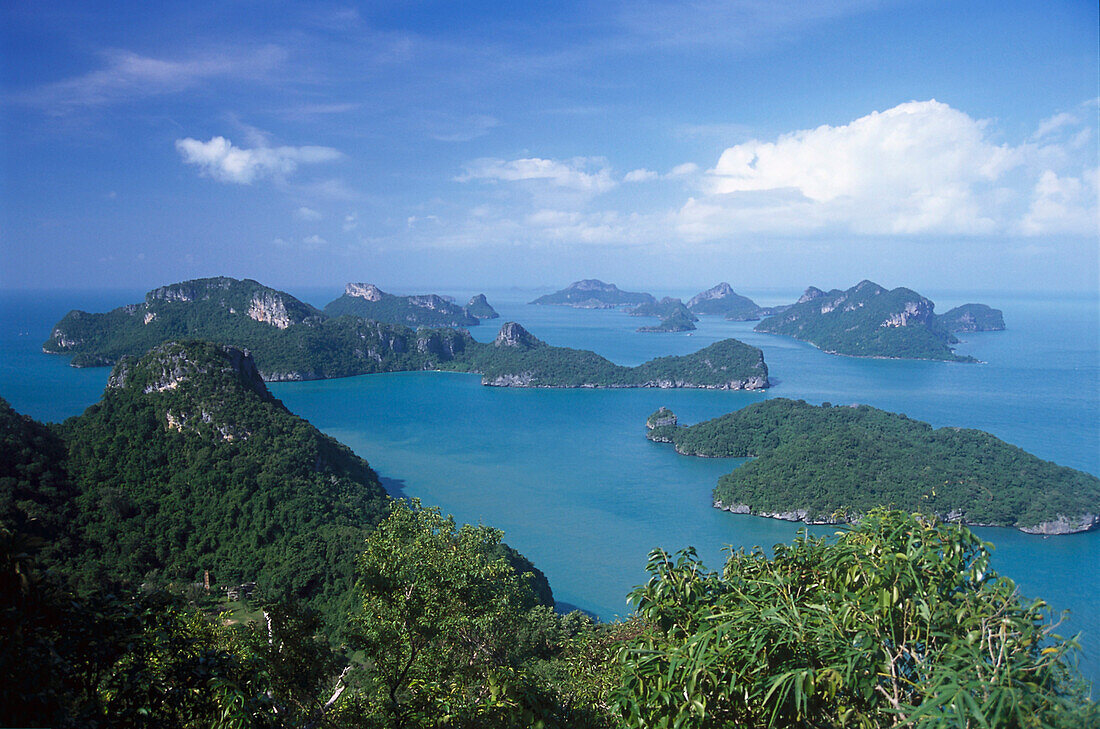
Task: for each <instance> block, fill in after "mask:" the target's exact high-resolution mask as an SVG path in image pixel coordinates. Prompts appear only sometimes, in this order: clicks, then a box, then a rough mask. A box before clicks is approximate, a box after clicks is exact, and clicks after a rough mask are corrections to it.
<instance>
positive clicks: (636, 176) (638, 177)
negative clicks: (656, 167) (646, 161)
mask: <svg viewBox="0 0 1100 729" xmlns="http://www.w3.org/2000/svg"><path fill="white" fill-rule="evenodd" d="M658 177H660V175H658V174H657V173H656V172H654V171H653V170H647V169H645V168H642V169H637V170H631V171H630V172H627V173H626V174H625V175H624V176H623V182H646V181H647V180H656V179H657V178H658Z"/></svg>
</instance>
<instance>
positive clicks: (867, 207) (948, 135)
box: [678, 100, 1095, 235]
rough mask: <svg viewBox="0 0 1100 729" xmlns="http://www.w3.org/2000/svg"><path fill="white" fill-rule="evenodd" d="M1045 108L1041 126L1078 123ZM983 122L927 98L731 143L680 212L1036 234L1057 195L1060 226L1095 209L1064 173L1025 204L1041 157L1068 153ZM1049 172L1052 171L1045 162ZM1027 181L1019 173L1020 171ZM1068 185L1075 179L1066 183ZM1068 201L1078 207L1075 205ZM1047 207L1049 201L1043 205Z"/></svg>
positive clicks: (747, 221)
mask: <svg viewBox="0 0 1100 729" xmlns="http://www.w3.org/2000/svg"><path fill="white" fill-rule="evenodd" d="M1075 121H1076V120H1075V119H1073V118H1072V117H1062V116H1059V117H1052V118H1051V119H1049V120H1047V121H1046V122H1044V123H1043V124H1042V125H1041V126H1040V131H1041V132H1042V133H1043V134H1038V133H1037V135H1036V136H1042V135H1045V134H1049V133H1051V132H1052V131H1053V130H1055V129H1058V128H1061V127H1064V126H1066V125H1069V124H1073V123H1074V122H1075ZM987 126H988V124H987V123H986V122H984V121H980V120H975V119H973V118H971V117H970V116H968V115H967V114H966V113H964V112H962V111H959V110H957V109H953V108H952V107H950V106H948V105H947V104H944V103H941V102H938V101H935V100H930V101H914V102H909V103H905V104H900V105H898V106H896V107H894V108H892V109H888V110H886V111H882V112H872V113H871V114H868V115H866V116H863V117H860V118H858V119H856V120H854V121H852V122H850V123H849V124H845V125H841V126H830V125H824V126H820V127H817V128H815V129H807V130H802V131H797V132H792V133H789V134H784V135H782V136H780V137H779V138H777V139H775V140H774V141H760V140H756V139H754V140H751V141H748V142H745V143H743V144H738V145H735V146H733V147H730V148H728V149H726V150H725V151H724V152H723V153H722V154H721V156H720V157H719V159H718V162H717V163H716V164H715V166H714V167H713V168H712V169H710V170H708V171H707V174H706V181H707V184H706V192H707V193H709V194H708V195H707V196H706V197H705V198H699V199H692V200H690V201H689V202H688V203H687V204H685V205H684V206H683V207H682V208H681V210H680V212H679V216H678V217H679V223H680V225H681V226H682V227H683V229H684V230H686V231H690V232H691V233H692V234H693V235H712V234H714V233H715V232H716V231H718V230H722V229H729V228H730V227H731V226H747V227H748V228H749V229H753V230H774V231H776V232H795V231H806V230H815V229H822V228H836V229H841V230H849V231H852V232H856V233H863V234H919V233H946V234H963V235H972V234H979V235H980V234H991V233H995V232H1007V231H1015V230H1025V231H1027V232H1028V233H1029V234H1038V233H1039V232H1040V231H1042V230H1047V229H1049V227H1048V226H1047V225H1046V224H1044V223H1040V222H1039V221H1040V220H1042V221H1046V223H1053V221H1054V218H1053V216H1052V215H1051V213H1052V211H1053V210H1054V209H1055V206H1058V205H1061V206H1063V207H1062V208H1061V210H1062V211H1063V212H1064V213H1065V214H1066V216H1067V217H1066V218H1065V219H1066V220H1070V221H1072V222H1071V223H1069V224H1067V225H1064V226H1063V225H1060V226H1059V227H1060V228H1061V229H1063V230H1070V229H1072V230H1077V231H1079V232H1085V231H1084V228H1083V227H1082V226H1081V225H1080V224H1081V221H1082V220H1083V219H1084V218H1085V217H1087V216H1088V215H1089V214H1092V215H1095V201H1093V203H1092V204H1089V203H1088V202H1087V201H1086V200H1085V199H1084V196H1082V195H1079V194H1077V191H1076V188H1074V187H1073V184H1072V182H1070V181H1069V180H1062V179H1060V178H1059V179H1058V182H1057V183H1055V182H1048V184H1046V185H1044V186H1041V188H1037V189H1036V191H1035V193H1034V203H1033V206H1036V205H1037V206H1038V209H1037V210H1036V211H1033V213H1031V214H1029V215H1030V219H1031V221H1032V222H1031V223H1028V224H1024V225H1021V224H1020V222H1019V221H1020V218H1021V217H1022V211H1023V209H1024V208H1026V205H1027V203H1026V199H1027V198H1028V197H1029V195H1030V193H1031V191H1030V190H1029V189H1028V185H1029V183H1028V182H1027V180H1028V179H1030V180H1035V179H1036V178H1037V177H1038V176H1039V174H1040V169H1033V167H1034V165H1035V164H1036V163H1037V161H1039V160H1043V161H1044V163H1049V162H1050V161H1052V160H1055V159H1058V158H1061V159H1063V160H1065V159H1068V158H1069V157H1070V156H1069V155H1068V154H1066V150H1065V149H1063V148H1061V147H1060V146H1058V145H1046V146H1035V145H1021V146H1019V147H1011V146H1009V145H1005V144H998V143H995V142H994V141H992V140H991V138H990V137H991V135H990V134H989V132H988V131H987ZM1052 174H1053V173H1052ZM1021 181H1023V182H1021ZM1071 188H1072V189H1071ZM1071 206H1075V207H1071ZM1044 211H1046V212H1044Z"/></svg>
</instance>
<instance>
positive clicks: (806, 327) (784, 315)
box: [755, 280, 1004, 362]
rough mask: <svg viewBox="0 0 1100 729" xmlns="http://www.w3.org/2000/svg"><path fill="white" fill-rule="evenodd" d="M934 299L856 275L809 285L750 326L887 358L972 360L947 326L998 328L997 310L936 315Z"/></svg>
mask: <svg viewBox="0 0 1100 729" xmlns="http://www.w3.org/2000/svg"><path fill="white" fill-rule="evenodd" d="M934 309H935V304H934V303H932V301H931V300H929V299H927V298H925V297H923V296H921V295H920V294H918V293H917V292H915V291H912V290H910V289H906V288H896V289H893V290H892V291H887V290H886V289H884V288H883V287H881V286H879V285H878V284H876V283H873V282H871V281H866V280H865V281H861V282H860V283H858V284H856V285H855V286H853V287H852V288H850V289H848V290H847V291H840V290H839V289H834V290H832V291H829V292H825V291H822V290H821V289H818V288H815V287H813V286H811V287H810V288H808V289H806V293H804V294H803V295H802V297H801V298H800V299H799V300H798V302H797V303H795V304H793V305H791V306H788V307H783V308H781V309H780V310H779V312H778V313H775V314H773V315H771V316H769V317H768V318H766V319H764V320H763V321H761V322H760V323H759V324H757V325H756V328H755V329H756V331H758V332H767V333H770V334H783V335H786V336H789V337H793V338H795V339H800V340H802V341H805V342H809V343H810V344H813V345H814V346H816V347H818V348H820V349H823V350H825V351H826V352H829V353H833V354H846V355H852V356H857V357H884V358H893V359H936V360H945V361H950V362H976V361H977V360H975V359H974V358H973V357H964V356H960V355H957V354H955V352H954V350H953V349H952V347H951V345H953V344H957V343H958V339H957V338H956V337H955V336H954V335H953V334H952V331H984V330H986V329H995V328H1001V329H1003V328H1004V320H1003V317H1002V316H1001V312H999V311H997V310H996V309H990V308H989V307H986V306H982V305H980V304H968V305H967V306H965V307H959V308H958V309H952V310H951V311H950V312H948V313H947V314H946V315H944V316H943V317H939V316H936V314H935V312H934Z"/></svg>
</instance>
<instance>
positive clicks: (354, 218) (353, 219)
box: [341, 213, 359, 233]
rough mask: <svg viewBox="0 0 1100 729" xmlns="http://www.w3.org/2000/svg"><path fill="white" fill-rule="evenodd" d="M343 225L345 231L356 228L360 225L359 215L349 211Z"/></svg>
mask: <svg viewBox="0 0 1100 729" xmlns="http://www.w3.org/2000/svg"><path fill="white" fill-rule="evenodd" d="M341 227H342V228H343V229H344V232H345V233H347V232H349V231H352V230H355V229H356V228H358V227H359V216H358V215H356V214H355V213H348V214H347V215H345V216H344V224H343V225H342V226H341Z"/></svg>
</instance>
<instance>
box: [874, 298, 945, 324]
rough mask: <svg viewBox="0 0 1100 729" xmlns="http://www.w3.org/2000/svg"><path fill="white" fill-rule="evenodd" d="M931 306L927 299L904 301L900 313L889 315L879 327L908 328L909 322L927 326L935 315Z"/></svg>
mask: <svg viewBox="0 0 1100 729" xmlns="http://www.w3.org/2000/svg"><path fill="white" fill-rule="evenodd" d="M932 306H933V304H932V302H931V301H929V300H928V299H917V300H916V301H906V302H905V305H904V306H903V307H902V310H901V311H895V312H893V313H891V314H890V316H888V317H886V319H885V320H884V321H883V322H882V323H881V324H879V326H882V327H904V326H909V322H910V321H918V322H920V323H922V324H928V323H929V322H931V321H932V319H933V318H935V314H933V313H932Z"/></svg>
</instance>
